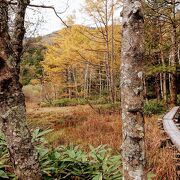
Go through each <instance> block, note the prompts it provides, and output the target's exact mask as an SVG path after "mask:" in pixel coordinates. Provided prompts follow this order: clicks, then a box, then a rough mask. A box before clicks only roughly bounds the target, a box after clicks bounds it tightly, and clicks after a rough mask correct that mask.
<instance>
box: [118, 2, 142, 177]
mask: <svg viewBox="0 0 180 180" xmlns="http://www.w3.org/2000/svg"><path fill="white" fill-rule="evenodd" d="M122 16H123V22H122V31H123V32H122V50H121V53H122V58H121V62H122V64H121V106H122V122H123V144H122V158H123V176H124V180H134V179H137V180H141V179H145V173H144V166H145V146H144V116H143V103H144V87H143V81H144V77H143V76H144V75H143V74H144V72H143V64H144V63H143V58H144V18H143V10H142V2H141V1H140V0H136V1H131V0H124V1H123V12H122Z"/></svg>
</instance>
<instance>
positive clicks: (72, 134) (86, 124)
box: [28, 106, 175, 180]
mask: <svg viewBox="0 0 180 180" xmlns="http://www.w3.org/2000/svg"><path fill="white" fill-rule="evenodd" d="M28 112H29V113H28V119H29V121H28V122H29V125H30V126H31V128H33V129H34V128H36V127H40V128H43V129H45V128H52V129H54V131H53V132H52V133H50V134H49V135H48V136H47V139H48V141H49V143H51V144H52V146H57V145H60V144H70V143H73V144H78V145H80V146H81V147H82V148H83V149H86V150H87V149H88V145H89V144H91V145H93V146H95V147H96V146H98V145H101V144H107V145H108V146H109V147H111V148H113V149H114V150H119V149H120V145H121V121H120V115H119V114H118V113H114V114H108V113H107V114H104V115H99V114H97V113H96V112H94V111H93V110H91V109H90V107H89V106H77V107H67V108H56V109H52V108H48V109H39V110H38V109H36V111H34V110H33V111H31V110H29V111H28ZM157 119H158V117H151V118H146V122H145V128H146V149H147V151H146V152H147V154H146V156H147V171H148V172H150V171H151V172H153V173H154V174H156V178H155V179H157V180H166V179H167V180H173V179H175V178H174V177H175V168H174V162H173V150H172V149H171V148H160V145H161V139H162V138H163V137H162V135H161V132H160V130H159V129H158V127H157V123H156V121H157Z"/></svg>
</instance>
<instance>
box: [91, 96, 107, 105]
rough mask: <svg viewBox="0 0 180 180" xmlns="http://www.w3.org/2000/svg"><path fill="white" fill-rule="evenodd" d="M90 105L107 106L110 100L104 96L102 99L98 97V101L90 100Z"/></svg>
mask: <svg viewBox="0 0 180 180" xmlns="http://www.w3.org/2000/svg"><path fill="white" fill-rule="evenodd" d="M90 103H91V104H107V103H109V100H108V98H107V97H105V96H102V97H99V98H98V97H97V99H92V100H90Z"/></svg>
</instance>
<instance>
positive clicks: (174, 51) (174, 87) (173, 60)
mask: <svg viewBox="0 0 180 180" xmlns="http://www.w3.org/2000/svg"><path fill="white" fill-rule="evenodd" d="M176 37H177V33H176V27H175V26H173V31H172V36H171V41H172V57H171V65H172V67H173V72H172V73H171V75H170V76H171V81H170V82H171V91H170V92H171V94H170V97H171V103H170V105H171V107H173V106H176V104H177V68H176V65H177V43H176Z"/></svg>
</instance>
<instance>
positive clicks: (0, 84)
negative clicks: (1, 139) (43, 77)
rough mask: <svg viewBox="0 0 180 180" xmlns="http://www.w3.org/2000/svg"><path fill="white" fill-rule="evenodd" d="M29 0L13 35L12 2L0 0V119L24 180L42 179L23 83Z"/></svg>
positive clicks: (19, 9) (19, 10)
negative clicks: (24, 44) (28, 118)
mask: <svg viewBox="0 0 180 180" xmlns="http://www.w3.org/2000/svg"><path fill="white" fill-rule="evenodd" d="M28 4H29V1H28V0H18V1H17V5H16V14H15V24H14V29H13V34H11V37H10V35H9V34H10V33H9V27H8V18H9V17H8V6H9V4H8V2H7V1H6V0H0V121H1V130H2V131H3V132H4V134H5V136H6V140H7V146H8V151H9V155H10V159H11V161H12V163H13V165H14V170H15V173H16V175H17V176H18V179H20V180H39V179H41V174H40V170H39V163H38V158H37V154H36V152H35V149H34V147H33V144H32V142H31V134H30V131H29V129H28V127H27V124H26V110H25V98H24V95H23V92H22V85H21V84H20V82H19V73H20V59H21V53H22V49H23V38H24V33H25V29H24V18H25V11H26V7H27V5H28Z"/></svg>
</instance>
